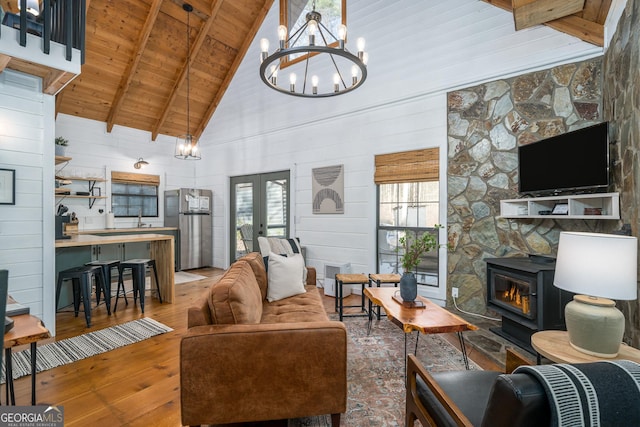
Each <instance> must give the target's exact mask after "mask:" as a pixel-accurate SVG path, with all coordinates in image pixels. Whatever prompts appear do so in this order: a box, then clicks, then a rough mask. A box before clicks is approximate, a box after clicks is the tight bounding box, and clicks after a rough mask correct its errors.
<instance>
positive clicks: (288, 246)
mask: <svg viewBox="0 0 640 427" xmlns="http://www.w3.org/2000/svg"><path fill="white" fill-rule="evenodd" d="M258 245H259V246H260V254H261V255H262V258H263V259H264V263H265V267H267V274H269V266H268V263H269V253H271V252H274V253H276V254H279V255H287V256H291V255H295V254H300V255H301V256H302V247H301V246H300V243H299V242H298V239H285V238H283V237H263V236H260V237H258ZM292 245H295V246H296V249H294V248H293V247H292ZM302 263H303V269H304V273H303V276H302V281H303V282H304V284H306V283H307V266H306V262H305V260H304V257H302Z"/></svg>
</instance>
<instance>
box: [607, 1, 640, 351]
mask: <svg viewBox="0 0 640 427" xmlns="http://www.w3.org/2000/svg"><path fill="white" fill-rule="evenodd" d="M639 40H640V1H638V0H629V1H628V2H627V5H626V8H625V11H624V13H623V15H622V17H621V19H620V21H619V22H618V29H617V30H616V33H615V34H614V36H613V39H612V41H611V43H610V47H609V49H608V51H607V53H606V55H605V57H604V66H603V69H604V76H605V78H604V83H603V110H604V117H605V118H606V119H607V120H609V137H610V139H611V140H612V141H615V144H614V145H613V146H612V148H613V151H612V153H615V154H614V157H613V158H614V160H615V162H614V168H613V170H614V178H615V179H614V182H615V185H616V191H619V192H620V212H621V216H622V218H623V221H624V222H625V223H628V224H630V225H631V234H632V235H633V236H636V237H638V236H639V234H638V232H639V231H640V225H639V223H638V209H639V208H638V207H639V206H640V187H639V186H638V185H639V184H640V164H639V163H638V162H639V159H638V151H639V150H640V58H639V56H640V42H639ZM638 304H639V302H638V301H619V302H618V307H620V308H621V309H622V312H623V313H624V315H625V319H626V322H627V325H626V332H625V341H627V342H628V343H629V344H631V345H633V346H634V347H636V348H640V313H639V309H638Z"/></svg>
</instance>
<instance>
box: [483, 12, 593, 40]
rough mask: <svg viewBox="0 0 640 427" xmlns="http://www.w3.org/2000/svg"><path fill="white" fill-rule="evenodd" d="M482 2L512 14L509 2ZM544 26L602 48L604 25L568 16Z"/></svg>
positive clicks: (575, 16)
mask: <svg viewBox="0 0 640 427" xmlns="http://www.w3.org/2000/svg"><path fill="white" fill-rule="evenodd" d="M483 1H484V2H486V3H489V4H492V5H494V6H496V7H499V8H501V9H504V10H507V11H509V12H513V8H512V5H511V0H483ZM544 25H547V26H549V27H551V28H553V29H556V30H558V31H562V32H564V33H566V34H569V35H572V36H574V37H578V38H579V39H581V40H583V41H586V42H588V43H592V44H594V45H596V46H601V47H602V46H604V25H603V24H601V23H595V22H591V21H588V20H586V19H584V18H581V17H580V16H577V15H570V16H565V17H563V18H559V19H556V20H553V21H549V22H545V23H544Z"/></svg>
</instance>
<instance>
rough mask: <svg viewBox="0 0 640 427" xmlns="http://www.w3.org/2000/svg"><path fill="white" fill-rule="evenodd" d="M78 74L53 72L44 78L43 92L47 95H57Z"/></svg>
mask: <svg viewBox="0 0 640 427" xmlns="http://www.w3.org/2000/svg"><path fill="white" fill-rule="evenodd" d="M76 77H77V74H74V73H69V72H66V71H61V70H51V71H50V72H49V73H47V75H45V76H44V77H43V78H42V91H43V92H44V93H46V94H47V95H55V94H56V93H58V92H60V91H61V90H62V89H64V87H65V86H66V85H67V84H68V83H69V82H70V81H71V80H73V79H75V78H76Z"/></svg>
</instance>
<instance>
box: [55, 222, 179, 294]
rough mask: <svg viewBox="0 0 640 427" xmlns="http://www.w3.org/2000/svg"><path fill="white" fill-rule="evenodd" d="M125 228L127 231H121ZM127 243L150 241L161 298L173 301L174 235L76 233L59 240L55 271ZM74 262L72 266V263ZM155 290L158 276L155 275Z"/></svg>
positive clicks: (83, 261)
mask: <svg viewBox="0 0 640 427" xmlns="http://www.w3.org/2000/svg"><path fill="white" fill-rule="evenodd" d="M119 231H126V230H119ZM127 243H148V244H149V258H151V259H155V260H156V267H157V269H158V280H159V281H160V283H159V287H160V292H161V294H162V300H163V301H165V302H168V303H172V302H173V300H174V299H175V286H174V265H175V262H174V250H175V242H174V238H173V236H172V235H167V234H157V233H152V234H147V233H140V234H119V235H109V236H99V235H94V234H76V235H72V236H71V237H70V238H69V239H59V240H56V243H55V247H56V274H57V273H58V271H61V270H64V269H66V268H70V267H73V266H80V265H83V264H84V263H86V262H89V261H92V260H94V259H97V256H98V255H99V253H98V254H96V252H99V251H96V248H101V247H103V246H105V245H106V246H107V247H109V246H116V245H121V244H125V245H126V244H127ZM69 264H73V265H69ZM151 280H152V289H153V288H154V287H155V283H154V282H155V279H154V278H153V275H152V279H151Z"/></svg>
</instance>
